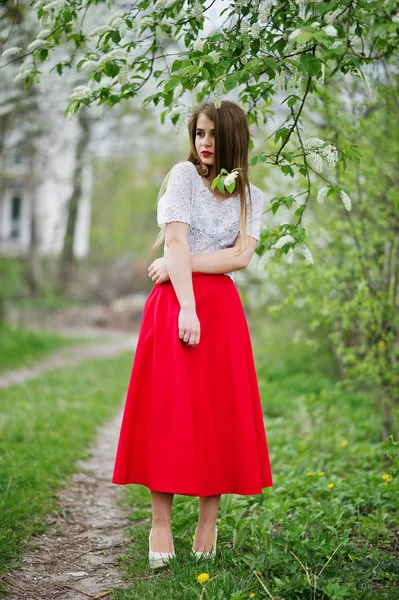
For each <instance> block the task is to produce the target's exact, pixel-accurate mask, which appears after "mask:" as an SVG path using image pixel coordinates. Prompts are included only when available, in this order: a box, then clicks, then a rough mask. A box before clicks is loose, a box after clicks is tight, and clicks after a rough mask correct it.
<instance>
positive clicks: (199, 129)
mask: <svg viewBox="0 0 399 600" xmlns="http://www.w3.org/2000/svg"><path fill="white" fill-rule="evenodd" d="M197 131H204V130H203V129H201V127H197ZM211 131H215V130H214V129H211Z"/></svg>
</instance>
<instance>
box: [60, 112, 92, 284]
mask: <svg viewBox="0 0 399 600" xmlns="http://www.w3.org/2000/svg"><path fill="white" fill-rule="evenodd" d="M90 123H91V120H90V117H89V115H88V111H87V110H86V109H85V107H81V108H80V110H79V112H78V126H79V133H78V141H77V144H76V159H75V171H74V174H73V188H72V193H71V196H70V198H69V200H68V203H67V225H66V232H65V237H64V243H63V248H62V251H61V254H60V264H59V289H60V291H62V292H67V291H68V290H69V288H70V284H71V282H72V281H73V278H74V276H75V273H76V259H75V256H74V253H73V243H74V237H75V231H76V222H77V215H78V206H79V200H80V198H81V195H82V177H83V167H84V161H85V158H86V153H87V148H88V145H89V140H90V129H91V127H90Z"/></svg>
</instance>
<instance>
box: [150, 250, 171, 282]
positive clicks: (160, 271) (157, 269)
mask: <svg viewBox="0 0 399 600" xmlns="http://www.w3.org/2000/svg"><path fill="white" fill-rule="evenodd" d="M148 277H151V279H152V280H153V281H154V282H155V283H163V282H164V281H168V279H169V274H168V270H167V268H166V264H165V258H164V257H163V256H161V257H160V258H156V259H155V260H154V261H153V262H152V263H151V264H150V266H149V267H148Z"/></svg>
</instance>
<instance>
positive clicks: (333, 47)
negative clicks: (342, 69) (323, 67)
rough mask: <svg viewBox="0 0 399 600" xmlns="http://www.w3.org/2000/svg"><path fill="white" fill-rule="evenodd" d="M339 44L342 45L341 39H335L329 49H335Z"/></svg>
mask: <svg viewBox="0 0 399 600" xmlns="http://www.w3.org/2000/svg"><path fill="white" fill-rule="evenodd" d="M340 46H342V42H341V40H335V42H333V43H332V44H331V46H330V50H335V49H336V48H339V47H340Z"/></svg>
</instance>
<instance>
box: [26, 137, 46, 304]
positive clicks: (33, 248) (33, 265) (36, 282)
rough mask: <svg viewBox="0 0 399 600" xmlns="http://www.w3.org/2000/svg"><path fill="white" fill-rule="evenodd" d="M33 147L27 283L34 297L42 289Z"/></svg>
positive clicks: (31, 149) (30, 169)
mask: <svg viewBox="0 0 399 600" xmlns="http://www.w3.org/2000/svg"><path fill="white" fill-rule="evenodd" d="M34 155H35V152H34V145H32V146H31V147H30V152H29V172H30V177H29V181H30V188H31V190H32V196H31V214H30V224H29V225H30V243H29V253H28V273H27V283H28V286H29V291H30V293H31V294H32V295H33V296H36V295H37V294H38V292H39V291H40V289H41V287H42V280H43V272H42V263H41V259H40V255H39V240H38V227H37V217H36V197H37V196H36V190H37V183H38V182H37V181H36V178H35V175H34V174H35V158H34Z"/></svg>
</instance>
